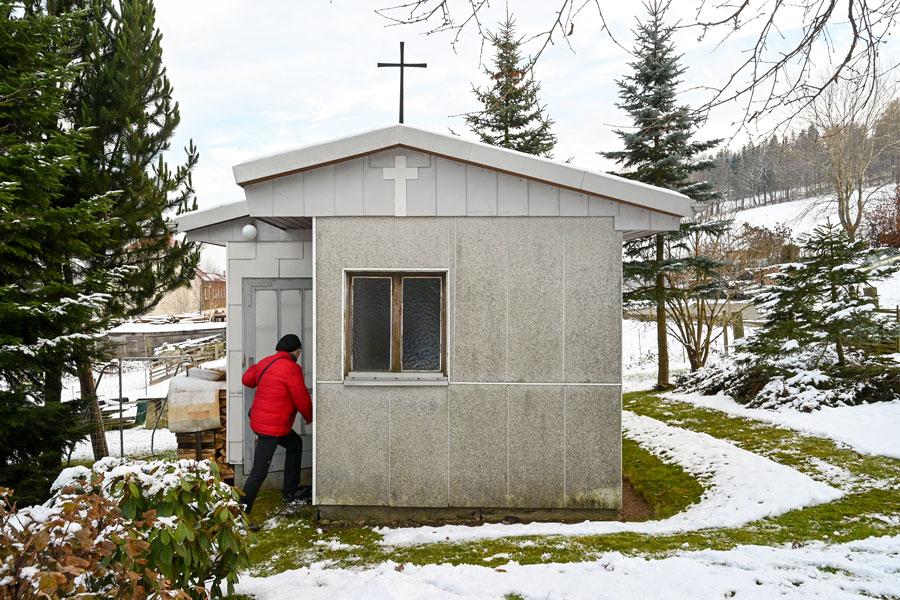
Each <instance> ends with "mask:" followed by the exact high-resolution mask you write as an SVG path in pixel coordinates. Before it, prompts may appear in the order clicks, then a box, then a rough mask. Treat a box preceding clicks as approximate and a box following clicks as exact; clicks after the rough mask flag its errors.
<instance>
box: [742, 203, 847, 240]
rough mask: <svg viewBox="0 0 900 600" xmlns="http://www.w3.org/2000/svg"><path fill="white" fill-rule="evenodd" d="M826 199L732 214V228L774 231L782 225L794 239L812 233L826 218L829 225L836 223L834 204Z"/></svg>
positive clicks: (771, 205) (752, 209) (835, 206)
mask: <svg viewBox="0 0 900 600" xmlns="http://www.w3.org/2000/svg"><path fill="white" fill-rule="evenodd" d="M830 199H831V197H830V196H817V197H813V198H806V199H804V200H794V201H792V202H781V203H779V204H769V205H767V206H758V207H756V208H748V209H747V210H741V211H738V212H736V213H734V227H735V228H739V227H740V226H741V225H743V224H744V223H747V224H748V225H753V226H755V227H766V228H768V229H774V228H775V227H777V226H779V225H783V226H785V227H787V228H788V229H790V230H791V233H792V234H793V235H794V238H795V239H796V238H797V237H798V236H800V235H803V234H806V233H812V230H813V229H815V228H816V226H817V225H819V224H820V223H824V222H825V221H826V220H828V219H830V220H831V222H832V223H835V224H837V223H839V220H838V216H837V205H835V204H834V203H833V202H830V201H829V200H830Z"/></svg>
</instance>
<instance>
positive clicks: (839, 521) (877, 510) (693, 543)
mask: <svg viewBox="0 0 900 600" xmlns="http://www.w3.org/2000/svg"><path fill="white" fill-rule="evenodd" d="M625 408H626V410H630V411H633V412H636V413H638V414H642V415H646V416H649V417H653V418H655V419H659V420H661V421H664V422H666V423H669V424H671V425H675V426H678V427H684V428H686V429H690V430H693V431H699V432H703V433H707V434H709V435H712V436H714V437H718V438H722V439H727V440H729V441H731V442H733V443H734V444H736V445H737V446H739V447H742V448H744V449H746V450H749V451H751V452H754V453H756V454H760V455H762V456H766V457H768V458H770V459H772V460H774V461H776V462H779V463H782V464H785V465H788V466H791V467H793V468H796V469H798V470H800V471H802V472H804V473H807V474H809V475H810V476H811V477H814V478H816V479H818V480H820V481H825V482H828V483H830V484H832V485H835V486H836V487H841V488H842V489H843V490H844V492H845V494H846V495H845V496H843V497H842V498H840V499H838V500H836V501H834V502H830V503H826V504H821V505H818V506H813V507H808V508H801V509H797V510H794V511H790V512H787V513H784V514H782V515H779V516H777V517H772V518H766V519H761V520H758V521H755V522H753V523H749V524H747V525H745V526H743V527H737V528H711V529H703V530H699V531H692V532H687V533H682V534H674V535H656V536H654V535H644V534H636V533H617V534H609V535H595V536H579V537H570V536H565V537H564V536H543V537H541V536H530V537H516V538H505V539H496V540H480V541H475V542H466V543H438V544H426V545H421V546H413V547H396V548H394V547H383V546H381V545H379V540H380V536H379V535H378V534H377V533H375V532H374V531H373V530H372V529H369V528H366V527H358V526H338V525H329V526H327V527H325V526H320V525H317V524H316V523H315V521H314V520H313V509H309V508H307V509H304V510H301V511H299V512H297V513H295V514H289V515H283V516H279V517H277V519H276V520H275V521H274V522H273V523H274V525H271V526H270V527H268V528H266V529H264V530H263V531H262V532H261V534H260V535H258V536H257V537H256V541H255V542H254V545H253V547H252V550H251V560H252V564H253V567H252V571H253V572H254V573H255V574H257V575H269V574H273V573H277V572H280V571H283V570H286V569H291V568H297V567H299V566H303V565H308V564H310V563H311V562H315V561H318V560H325V559H328V560H331V561H334V564H335V565H336V566H345V567H346V566H353V565H366V564H375V563H378V562H384V561H387V560H393V561H395V562H400V563H405V562H409V563H413V564H431V563H444V562H446V563H451V564H461V563H468V564H478V565H484V566H498V565H499V564H504V563H505V562H506V561H507V560H514V561H517V562H519V563H520V564H535V563H545V562H574V561H583V560H590V559H591V558H593V557H595V556H596V555H598V554H599V553H602V552H609V551H618V552H622V553H623V554H628V555H643V556H661V555H666V554H669V553H672V552H675V551H683V550H691V549H719V550H727V549H730V548H733V547H734V546H736V545H739V544H759V545H781V544H792V543H800V544H803V543H808V542H811V541H825V542H832V543H840V542H847V541H852V540H857V539H862V538H866V537H870V536H879V535H897V534H900V525H891V524H890V523H889V522H887V521H885V520H883V519H880V518H878V517H877V515H898V514H900V461H898V460H894V459H890V458H886V457H879V456H868V455H863V454H859V453H857V452H855V451H853V450H851V449H849V448H845V447H842V446H839V445H837V444H835V443H834V442H832V441H831V440H827V439H823V438H817V437H813V436H806V435H802V434H799V433H797V432H794V431H791V430H789V429H784V428H781V427H777V426H773V425H770V424H766V423H762V422H757V421H752V420H748V419H742V418H738V417H731V416H729V415H726V414H724V413H722V412H720V411H715V410H710V409H704V408H698V407H695V406H692V405H690V404H686V403H681V402H673V401H667V400H662V399H659V398H657V397H655V396H653V395H652V394H650V393H637V394H626V396H625ZM828 465H832V466H834V467H839V468H840V469H842V470H843V473H844V475H843V476H841V477H840V479H839V480H832V479H831V478H833V477H834V470H833V469H830V468H828ZM623 472H624V474H625V476H626V477H627V478H628V480H629V481H630V482H631V484H632V486H633V487H634V488H635V490H636V491H637V492H638V493H639V494H641V495H642V496H643V497H644V498H645V499H646V500H647V501H648V503H649V504H650V506H651V507H652V510H653V513H654V515H655V518H665V517H666V516H670V515H672V514H675V513H677V512H679V511H681V510H683V509H684V508H685V507H687V506H688V505H690V504H691V503H693V502H695V501H696V500H697V499H698V498H699V497H700V495H701V494H702V493H703V487H702V485H701V484H700V483H699V482H698V481H696V480H695V479H694V478H693V477H691V476H690V475H689V474H687V473H685V472H684V471H683V470H682V469H681V468H680V467H678V466H676V465H670V464H666V463H664V462H662V461H660V460H659V459H658V458H656V457H655V456H653V455H652V454H650V453H649V452H648V451H646V450H644V449H643V448H641V447H640V446H639V445H638V444H636V443H635V442H633V441H630V440H627V439H626V440H625V441H624V442H623ZM279 505H280V500H279V498H278V494H277V493H266V494H261V495H260V498H259V500H258V501H257V505H256V507H255V508H254V514H253V515H252V517H253V519H254V520H257V521H260V520H265V519H266V518H267V517H269V516H271V515H272V514H273V513H274V511H276V510H277V508H278V506H279ZM316 542H319V543H318V544H317V543H316ZM335 542H340V543H341V544H343V545H342V546H336V545H334V544H335ZM329 544H331V546H329ZM495 554H508V555H509V558H506V557H504V558H502V559H496V560H493V561H485V560H484V559H485V558H486V557H491V556H493V555H495ZM510 594H513V595H512V596H511V597H513V598H515V595H514V594H515V593H514V592H510Z"/></svg>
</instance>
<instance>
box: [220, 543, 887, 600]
mask: <svg viewBox="0 0 900 600" xmlns="http://www.w3.org/2000/svg"><path fill="white" fill-rule="evenodd" d="M897 590H900V536H894V537H881V538H869V539H866V540H861V541H858V542H851V543H847V544H837V545H826V544H821V543H812V544H809V545H807V546H804V547H801V548H786V547H780V548H771V547H766V546H738V547H737V548H734V549H733V550H730V551H699V552H682V553H678V554H676V555H674V556H671V557H668V558H662V559H645V558H641V557H628V556H623V555H621V554H619V553H608V554H601V555H599V556H597V558H596V560H594V561H591V562H581V563H567V564H559V563H551V564H540V565H519V564H517V563H514V562H510V563H508V564H506V565H504V566H502V567H499V568H498V567H484V566H475V565H458V566H453V565H449V564H442V565H426V566H415V565H403V567H402V568H400V566H399V565H397V564H395V563H393V562H387V563H382V564H379V565H377V566H376V567H373V568H371V569H333V568H329V566H328V564H327V563H316V564H313V565H312V566H310V567H308V568H303V569H297V570H293V571H285V572H283V573H279V574H277V575H273V576H271V577H265V578H257V577H250V576H247V575H242V576H241V580H240V582H239V583H238V585H237V589H236V591H237V592H238V593H243V594H253V595H254V596H255V597H256V598H257V599H258V600H272V599H281V598H308V599H310V600H316V599H321V600H331V599H332V598H367V599H372V600H387V599H391V600H392V599H397V600H399V599H406V598H429V599H433V600H441V599H446V600H454V599H458V598H485V599H487V598H490V599H492V600H497V599H498V598H502V597H503V596H504V595H505V594H509V593H512V592H514V593H518V594H521V595H522V597H524V598H528V599H529V600H537V599H541V600H555V599H560V600H561V599H566V600H580V599H585V600H587V599H591V600H596V599H597V598H603V599H604V600H615V599H619V598H621V599H628V600H630V599H632V598H666V599H667V600H701V599H706V598H710V599H712V598H715V599H721V598H732V597H734V598H743V599H760V600H768V599H770V598H776V597H790V598H795V599H810V600H812V599H820V598H828V599H829V600H844V599H850V598H854V599H855V598H861V597H867V598H886V597H893V596H894V595H896V594H897Z"/></svg>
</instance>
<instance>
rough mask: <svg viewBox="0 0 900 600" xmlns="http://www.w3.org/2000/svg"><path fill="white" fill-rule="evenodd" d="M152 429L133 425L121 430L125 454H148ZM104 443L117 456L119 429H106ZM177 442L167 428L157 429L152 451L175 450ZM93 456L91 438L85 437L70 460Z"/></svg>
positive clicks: (85, 458) (88, 458) (86, 458)
mask: <svg viewBox="0 0 900 600" xmlns="http://www.w3.org/2000/svg"><path fill="white" fill-rule="evenodd" d="M152 433H153V431H152V429H144V428H143V427H135V428H132V429H125V430H123V431H122V436H123V438H124V441H125V456H146V455H148V454H150V437H151V435H152ZM106 443H107V445H108V446H109V453H110V454H111V455H113V456H119V449H120V445H119V430H118V429H108V430H107V431H106ZM177 447H178V443H177V442H176V441H175V434H174V433H172V432H171V431H169V430H168V429H157V430H156V436H154V438H153V451H154V452H155V453H157V454H158V453H160V452H164V451H166V450H175V449H176V448H177ZM93 457H94V454H93V451H92V450H91V439H90V438H87V439H84V440H82V441H80V442H79V443H78V445H77V446H75V450H74V451H73V452H72V460H90V459H92V458H93Z"/></svg>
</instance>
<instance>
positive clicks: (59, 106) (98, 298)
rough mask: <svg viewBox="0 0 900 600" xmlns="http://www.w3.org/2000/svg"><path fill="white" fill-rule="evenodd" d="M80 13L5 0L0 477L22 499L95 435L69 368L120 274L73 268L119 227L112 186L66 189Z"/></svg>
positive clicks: (72, 158) (1, 7) (73, 160)
mask: <svg viewBox="0 0 900 600" xmlns="http://www.w3.org/2000/svg"><path fill="white" fill-rule="evenodd" d="M81 18H82V15H77V14H76V15H68V16H63V17H57V16H47V15H44V14H35V13H34V11H31V10H28V7H25V8H24V9H23V7H22V6H21V5H18V6H16V5H13V4H11V3H8V2H0V65H3V68H2V69H0V240H2V243H0V485H2V486H5V487H11V488H14V489H15V490H16V496H15V497H16V500H17V501H18V502H19V503H20V504H22V505H24V504H27V503H32V502H38V501H42V500H43V499H44V498H46V495H47V494H48V492H49V488H50V483H51V482H52V479H53V478H54V477H55V475H56V473H57V472H58V470H59V466H60V463H61V460H62V458H63V456H64V455H65V453H66V452H67V451H68V450H71V449H72V448H73V447H74V445H75V443H76V442H77V441H78V440H79V439H80V438H82V437H84V435H85V429H84V425H83V419H82V418H81V410H82V407H81V405H80V403H79V402H66V403H63V402H61V401H60V395H61V391H62V387H61V378H62V375H63V374H64V372H66V371H70V368H71V363H70V361H69V359H70V357H71V354H72V353H73V352H74V351H75V349H76V348H77V347H79V346H80V345H81V344H83V341H84V339H85V338H88V337H90V336H89V335H86V334H85V333H84V332H85V331H90V330H91V327H92V325H91V323H92V322H93V321H94V320H95V319H96V318H97V317H98V315H99V314H100V313H101V312H102V311H103V310H104V309H105V307H106V305H107V303H108V302H109V300H110V298H112V297H113V296H114V295H115V294H116V292H117V291H118V283H119V281H118V277H117V273H115V272H106V271H93V272H90V273H86V274H85V276H84V277H78V278H75V279H72V278H67V277H66V276H65V273H66V269H67V268H68V267H69V265H70V264H71V262H72V261H89V260H94V259H96V258H97V254H96V250H95V249H96V248H102V247H103V246H104V244H106V242H107V240H108V238H109V236H110V234H111V232H112V229H113V227H112V224H111V223H110V221H109V220H108V219H107V218H106V214H107V212H108V211H109V208H110V205H111V201H110V198H109V195H108V194H104V193H103V191H102V190H98V191H97V193H95V194H92V195H90V196H83V197H74V196H73V197H69V198H68V199H65V200H64V198H63V195H64V193H65V192H66V187H65V186H66V179H67V177H68V176H69V174H71V173H72V171H73V169H74V168H76V166H77V162H78V156H79V152H80V148H81V146H82V145H83V143H84V141H85V137H86V136H85V133H84V132H83V131H79V130H77V129H73V128H72V127H71V126H66V125H65V124H66V121H65V119H64V118H63V108H64V96H63V94H64V91H65V89H66V88H67V87H68V86H70V85H71V83H72V81H73V79H74V78H75V76H76V74H77V71H76V67H75V66H74V65H75V61H74V60H73V59H74V55H73V53H72V44H73V40H74V37H73V31H74V26H75V24H76V23H77V22H78V21H80V19H81Z"/></svg>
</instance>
